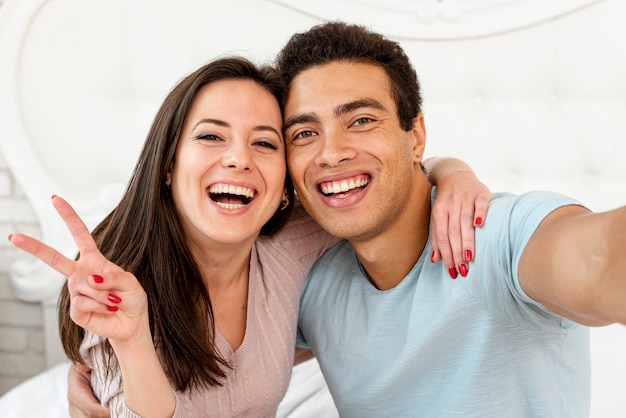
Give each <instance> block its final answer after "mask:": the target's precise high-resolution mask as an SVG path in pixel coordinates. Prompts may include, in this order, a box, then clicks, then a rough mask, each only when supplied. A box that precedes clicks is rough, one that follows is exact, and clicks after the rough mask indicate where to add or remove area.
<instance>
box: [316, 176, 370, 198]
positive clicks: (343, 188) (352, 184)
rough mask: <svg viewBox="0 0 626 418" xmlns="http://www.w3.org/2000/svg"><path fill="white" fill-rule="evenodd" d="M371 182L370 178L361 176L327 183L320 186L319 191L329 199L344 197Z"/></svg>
mask: <svg viewBox="0 0 626 418" xmlns="http://www.w3.org/2000/svg"><path fill="white" fill-rule="evenodd" d="M369 182H370V176H369V175H366V174H360V175H358V176H353V177H346V178H344V179H340V180H333V181H327V182H323V183H320V184H319V186H318V187H319V189H320V191H321V192H322V194H323V195H324V196H327V197H344V196H345V195H347V194H349V193H350V192H351V191H352V190H355V189H363V188H365V187H366V186H367V185H368V184H369Z"/></svg>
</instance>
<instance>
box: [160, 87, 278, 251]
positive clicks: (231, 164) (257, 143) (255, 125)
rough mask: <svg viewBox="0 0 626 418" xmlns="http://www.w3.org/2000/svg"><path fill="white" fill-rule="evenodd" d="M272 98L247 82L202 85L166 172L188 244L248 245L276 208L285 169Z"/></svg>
mask: <svg viewBox="0 0 626 418" xmlns="http://www.w3.org/2000/svg"><path fill="white" fill-rule="evenodd" d="M282 123H283V120H282V115H281V112H280V108H279V106H278V102H277V101H276V99H275V98H274V96H273V95H272V94H271V93H269V92H268V91H267V90H265V89H264V88H263V87H261V86H260V85H259V84H257V83H255V82H254V81H251V80H221V81H217V82H214V83H211V84H208V85H206V86H204V87H203V88H202V89H201V90H200V92H199V93H198V95H197V96H196V98H195V99H194V102H193V103H192V106H191V109H190V110H189V113H188V114H187V117H186V119H185V123H184V125H183V130H182V132H181V136H180V138H179V141H178V147H177V150H176V157H175V160H174V165H173V168H172V172H171V179H170V180H171V190H172V196H173V199H174V204H175V206H176V209H177V211H178V214H179V216H180V218H181V223H182V225H183V228H184V229H185V233H186V234H187V236H188V238H189V244H190V245H191V246H192V248H193V247H194V246H198V249H201V250H202V249H206V248H210V247H215V246H216V245H221V244H241V243H251V242H252V241H254V240H255V239H256V237H257V236H258V234H259V231H260V230H261V227H262V226H263V225H264V224H265V223H266V222H267V221H268V220H269V219H270V218H271V217H272V215H273V214H274V213H275V212H276V210H277V208H278V206H279V205H280V203H281V198H282V195H283V190H284V183H285V175H286V170H287V169H286V163H285V146H284V141H283V137H282Z"/></svg>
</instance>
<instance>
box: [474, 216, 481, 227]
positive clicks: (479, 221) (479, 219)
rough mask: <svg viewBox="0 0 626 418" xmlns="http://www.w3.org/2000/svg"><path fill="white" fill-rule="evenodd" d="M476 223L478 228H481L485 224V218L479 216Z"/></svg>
mask: <svg viewBox="0 0 626 418" xmlns="http://www.w3.org/2000/svg"><path fill="white" fill-rule="evenodd" d="M474 222H475V223H476V226H481V225H482V224H483V218H481V217H480V216H479V217H478V218H476V221H474Z"/></svg>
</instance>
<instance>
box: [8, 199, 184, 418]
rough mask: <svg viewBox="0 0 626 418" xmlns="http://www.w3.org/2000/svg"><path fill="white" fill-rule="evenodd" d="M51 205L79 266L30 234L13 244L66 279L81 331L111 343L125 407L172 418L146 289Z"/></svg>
mask: <svg viewBox="0 0 626 418" xmlns="http://www.w3.org/2000/svg"><path fill="white" fill-rule="evenodd" d="M52 204H53V205H54V207H55V209H56V210H57V212H58V213H59V215H60V216H61V218H62V219H63V221H64V222H65V225H66V226H67V228H68V230H69V231H70V233H71V234H72V237H73V238H74V241H75V242H76V244H77V247H78V250H79V252H80V259H79V260H78V261H75V260H71V259H69V258H66V257H65V256H63V255H62V254H60V253H59V252H58V251H56V250H55V249H53V248H51V247H49V246H47V245H45V244H43V243H41V242H39V241H38V240H36V239H34V238H32V237H29V236H26V235H21V234H15V235H11V236H9V241H11V243H12V244H13V245H15V246H16V247H18V248H20V249H22V250H24V251H26V252H28V253H30V254H32V255H34V256H35V257H37V258H39V259H40V260H41V261H43V262H44V263H46V264H48V265H49V266H50V267H52V268H53V269H55V270H56V271H58V272H59V273H61V274H62V275H63V276H65V277H67V281H68V290H69V294H70V298H71V304H70V317H71V318H72V320H73V321H74V322H75V323H76V324H77V325H79V326H80V327H82V328H85V329H86V330H89V331H90V332H91V333H93V334H95V335H98V336H101V337H104V338H107V339H108V341H109V343H110V344H111V347H113V350H114V351H115V355H116V357H117V361H118V363H119V365H120V369H121V373H122V380H123V385H124V399H125V402H126V406H127V407H128V408H129V409H130V410H132V411H133V412H134V413H136V414H138V415H142V416H150V417H159V416H164V417H170V416H172V415H173V413H174V410H175V407H176V398H175V395H174V392H173V390H172V388H171V386H170V384H169V382H168V380H167V377H166V376H165V373H164V371H163V369H162V367H161V363H160V361H159V359H158V356H157V353H156V349H155V347H154V344H153V341H152V335H151V332H150V327H149V322H148V301H147V297H146V294H145V292H144V290H143V288H142V287H141V285H140V284H139V282H138V281H137V279H136V277H135V276H134V275H132V274H131V273H129V272H127V271H125V270H124V269H122V268H120V267H119V266H117V265H115V264H113V263H111V262H110V261H108V260H107V259H106V258H105V257H104V256H103V255H102V253H100V251H99V250H98V248H97V246H96V243H95V242H94V240H93V238H92V236H91V234H90V233H89V231H88V230H87V227H86V226H85V224H84V223H83V221H82V220H81V219H80V218H79V216H78V215H77V214H76V212H75V211H74V209H73V208H72V207H71V206H70V205H69V204H68V203H67V202H65V200H63V199H61V198H58V197H53V199H52Z"/></svg>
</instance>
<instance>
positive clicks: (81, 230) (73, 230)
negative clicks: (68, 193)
mask: <svg viewBox="0 0 626 418" xmlns="http://www.w3.org/2000/svg"><path fill="white" fill-rule="evenodd" d="M52 205H53V206H54V208H55V209H56V211H57V213H58V214H59V215H60V216H61V219H63V222H65V226H67V229H68V230H69V231H70V234H72V238H73V239H74V242H75V243H76V246H77V247H78V251H79V252H80V253H81V255H85V254H89V253H91V252H97V253H98V254H100V251H99V250H98V246H97V245H96V242H95V241H94V240H93V237H92V236H91V233H90V232H89V229H87V226H86V225H85V223H84V222H83V220H82V219H81V218H80V216H78V214H77V213H76V211H75V210H74V208H73V207H72V206H71V205H70V204H69V203H67V201H65V199H63V198H61V197H58V196H52Z"/></svg>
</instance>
